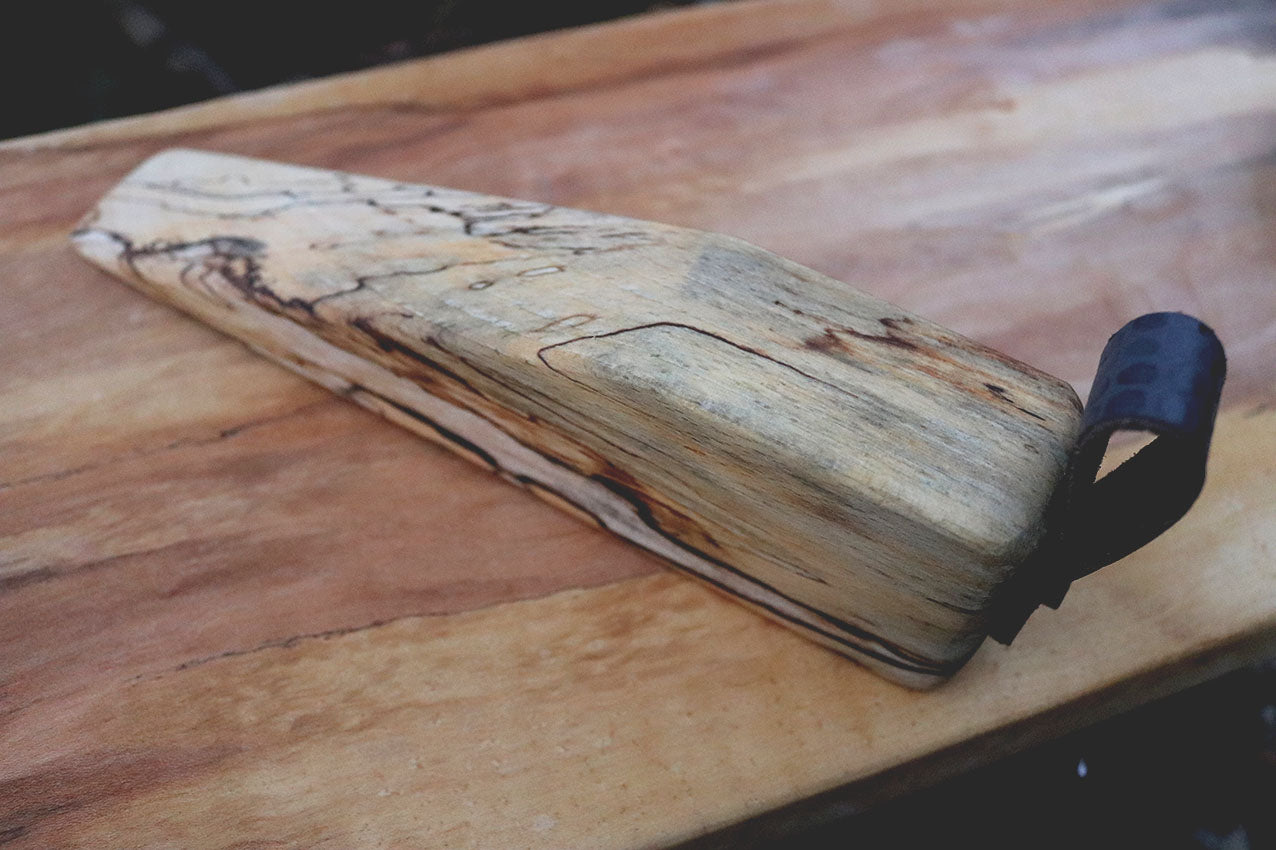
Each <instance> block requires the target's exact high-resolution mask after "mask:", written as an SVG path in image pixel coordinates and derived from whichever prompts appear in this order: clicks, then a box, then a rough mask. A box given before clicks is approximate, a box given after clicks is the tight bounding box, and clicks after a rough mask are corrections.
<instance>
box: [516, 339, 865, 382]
mask: <svg viewBox="0 0 1276 850" xmlns="http://www.w3.org/2000/svg"><path fill="white" fill-rule="evenodd" d="M648 328H679V329H681V330H686V331H691V332H692V333H696V334H700V335H701V336H707V337H709V338H711V339H716V340H717V341H718V342H721V343H724V344H726V345H729V346H731V347H732V348H735V349H738V350H740V351H743V352H744V353H745V354H752V355H753V356H754V357H760V358H762V359H763V360H768V361H770V362H771V363H774V364H775V365H777V366H781V367H783V368H785V369H788V370H789V371H790V372H796V373H797V374H799V375H801V376H802V377H803V378H806V379H807V380H810V381H814V382H815V383H817V384H821V385H822V386H826V387H828V388H829V389H831V390H834V391H835V392H838V393H841V394H842V395H848V396H850V397H851V398H859V396H857V395H856V394H855V393H853V392H851V391H850V390H848V389H846V388H845V387H839V386H838V385H837V384H833V383H829V382H828V381H825V380H824V379H822V378H817V377H816V376H815V375H812V374H810V373H809V372H804V371H802V370H801V369H799V368H798V367H796V366H794V365H792V364H791V363H785V362H784V361H783V360H778V359H776V358H775V357H772V356H771V355H769V354H767V353H766V352H764V351H759V350H758V349H756V348H753V347H752V346H748V345H744V344H743V343H739V342H736V341H734V340H731V339H727V338H726V337H725V336H722V335H721V334H717V333H714V332H713V331H707V330H705V329H704V328H698V327H696V326H695V325H688V324H686V323H685V322H647V323H646V324H642V325H631V326H629V327H625V328H620V329H619V330H614V331H604V332H603V333H596V334H585V335H583V336H577V337H572V338H571V339H565V340H563V341H562V342H555V343H551V344H550V345H546V346H544V347H542V348H540V349H538V350H537V352H536V357H537V358H538V359H539V360H540V361H541V362H542V363H544V364H545V368H547V369H549V370H550V371H552V372H554V373H555V374H558V375H562V376H563V377H564V378H567V380H569V381H573V382H575V383H580V382H579V381H576V379H575V378H572V377H571V376H570V375H564V374H563V373H562V372H560V371H559V370H558V369H555V368H554V366H553V364H551V363H550V362H549V361H548V360H546V359H545V352H547V351H549V350H551V349H554V348H561V347H562V346H564V345H571V344H572V343H576V342H582V341H584V340H587V339H605V338H607V337H612V336H620V335H621V334H627V333H631V332H633V331H641V330H647V329H648Z"/></svg>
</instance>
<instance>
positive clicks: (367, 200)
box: [75, 150, 1081, 687]
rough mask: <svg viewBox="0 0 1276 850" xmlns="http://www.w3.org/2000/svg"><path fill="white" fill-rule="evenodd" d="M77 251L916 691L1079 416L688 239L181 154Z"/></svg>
mask: <svg viewBox="0 0 1276 850" xmlns="http://www.w3.org/2000/svg"><path fill="white" fill-rule="evenodd" d="M75 241H76V245H77V247H78V248H79V250H80V251H81V253H83V254H84V255H85V256H87V257H88V258H90V259H92V260H93V261H94V262H96V263H97V264H98V265H99V266H101V267H102V268H104V269H106V270H107V271H109V272H112V273H114V274H117V275H120V276H121V277H123V278H124V279H125V280H127V281H129V282H130V283H132V284H133V285H134V286H136V287H138V288H139V289H141V290H142V291H143V292H146V293H148V294H150V295H153V296H155V297H156V298H159V299H160V300H161V301H165V302H167V303H171V304H174V305H176V306H178V307H180V308H182V309H184V310H186V311H188V312H190V313H192V314H194V315H195V316H196V317H198V318H200V319H203V320H204V321H207V322H209V323H210V324H212V325H213V326H214V327H217V328H219V329H221V330H224V331H227V332H229V333H230V334H232V335H234V336H235V337H237V338H239V339H241V340H245V341H247V342H248V343H249V344H251V345H252V346H253V347H255V348H257V349H259V350H262V351H264V352H266V353H267V354H269V355H270V356H271V357H272V358H273V359H275V360H277V361H279V362H281V363H283V364H284V365H286V366H289V367H291V368H293V369H295V370H296V371H299V372H300V373H302V374H304V375H306V376H307V377H311V378H313V379H314V380H316V381H317V382H319V383H320V384H323V385H324V386H327V387H328V388H330V389H333V390H335V391H336V392H339V393H341V394H342V395H344V396H346V397H349V398H351V399H353V400H355V401H358V402H359V403H361V404H363V405H364V406H366V407H369V408H372V409H373V410H376V411H377V412H380V413H384V414H386V415H388V416H389V417H390V418H391V419H394V420H395V421H398V422H400V423H402V424H405V425H407V426H408V427H409V428H411V429H412V430H414V431H416V432H418V433H420V434H422V435H424V436H426V437H429V438H431V439H434V440H436V441H438V442H441V443H442V444H443V445H445V446H446V447H448V448H451V449H453V450H456V451H458V452H460V453H461V454H462V455H463V456H465V457H467V458H469V459H471V460H473V461H475V462H477V463H479V464H480V465H483V466H486V467H487V468H488V469H490V470H492V471H494V472H496V473H498V474H499V475H501V477H503V478H505V479H507V480H509V481H512V482H514V483H517V484H521V485H523V486H525V487H527V488H528V489H530V490H531V491H532V492H533V493H536V494H537V495H540V496H543V497H545V498H547V499H548V500H549V501H550V502H551V504H555V505H559V506H562V507H565V508H567V509H568V510H569V511H571V512H573V513H575V514H577V515H584V517H585V518H586V519H588V520H591V521H592V522H594V523H596V524H597V525H599V526H601V527H603V528H606V529H608V530H610V531H614V532H616V533H618V534H620V535H621V536H622V537H625V538H626V539H628V540H630V541H631V542H634V543H637V544H638V545H640V546H642V547H643V548H644V549H647V550H648V551H650V552H654V553H656V554H659V555H662V556H664V557H665V558H666V559H668V560H669V561H671V562H672V563H674V564H676V565H677V566H680V567H682V568H684V569H685V570H687V571H689V572H690V573H692V574H693V575H695V576H697V577H699V578H702V579H704V580H705V581H707V582H708V583H709V584H711V585H712V586H714V587H716V588H719V589H721V590H724V591H726V592H727V593H730V594H732V595H734V596H737V597H739V598H740V599H742V600H744V601H745V602H747V603H748V604H749V605H751V606H753V607H755V608H757V609H760V610H762V611H764V612H766V613H767V614H768V615H769V616H771V617H773V618H774V619H776V620H778V621H779V622H782V623H784V624H786V625H791V626H792V627H794V628H796V629H798V630H799V631H800V632H802V633H803V634H806V635H808V636H810V637H812V638H814V639H816V640H819V641H820V642H821V643H823V644H825V645H828V646H830V647H832V648H833V649H836V650H838V651H840V652H842V653H844V654H847V655H848V656H849V657H852V658H854V659H856V660H858V661H861V662H862V663H865V664H867V665H868V666H870V667H872V668H873V669H875V670H877V671H878V672H881V673H883V674H884V675H886V676H888V677H889V678H892V679H894V680H896V681H900V682H902V683H905V684H909V685H913V686H916V687H928V686H931V685H934V684H936V683H938V682H940V681H942V680H943V679H944V678H946V677H947V676H948V675H950V674H951V673H952V672H954V671H955V670H956V669H957V668H958V667H959V666H960V665H961V664H963V663H964V662H965V661H966V660H967V659H968V658H969V657H970V656H971V655H972V654H973V653H974V651H975V650H976V649H977V648H978V647H979V644H980V643H981V642H982V641H983V637H984V635H985V633H986V631H987V626H986V623H987V612H988V610H989V608H990V606H991V604H992V603H993V600H994V598H995V593H996V591H997V590H998V589H999V588H1000V586H1001V585H1002V583H1003V582H1004V581H1005V580H1006V579H1007V578H1008V577H1009V576H1010V575H1011V574H1012V573H1013V571H1014V570H1015V569H1016V568H1017V567H1018V566H1019V565H1020V564H1021V563H1023V561H1024V560H1025V559H1026V558H1027V557H1028V555H1029V554H1031V552H1032V551H1033V550H1034V549H1035V548H1036V546H1037V543H1038V541H1039V540H1040V538H1041V536H1042V534H1043V533H1044V530H1045V515H1046V506H1047V503H1048V502H1049V500H1050V495H1051V493H1052V492H1053V490H1054V487H1055V484H1056V483H1057V481H1058V479H1059V477H1060V476H1061V474H1062V471H1063V468H1064V466H1065V464H1066V461H1067V455H1068V450H1069V448H1070V447H1071V445H1072V442H1073V440H1074V437H1075V434H1076V431H1077V427H1078V420H1079V419H1080V411H1081V402H1080V401H1079V400H1078V399H1077V397H1076V394H1075V393H1074V392H1073V390H1072V388H1071V387H1070V386H1068V385H1067V384H1065V383H1063V382H1062V381H1059V380H1058V379H1055V378H1051V377H1049V376H1047V375H1044V374H1042V373H1040V372H1037V371H1036V370H1033V369H1031V368H1030V367H1027V366H1024V365H1023V364H1020V363H1016V362H1015V361H1013V360H1011V359H1010V358H1008V357H1006V356H1005V355H1002V354H999V353H998V352H995V351H990V350H987V349H985V348H984V347H983V346H981V345H979V344H977V343H974V342H971V341H970V340H966V339H963V338H961V337H960V336H958V335H956V334H953V333H951V332H949V331H946V330H944V329H943V328H940V327H938V326H936V325H934V324H932V323H930V322H927V321H925V320H924V319H921V318H919V317H916V316H912V315H909V314H908V313H906V312H904V311H902V310H900V309H899V308H898V307H894V306H893V305H891V304H888V303H886V302H883V301H880V300H879V299H876V298H872V297H870V296H868V295H865V294H863V293H860V292H856V291H855V290H854V289H852V288H851V287H849V286H847V285H845V284H842V283H839V282H837V281H834V280H831V279H830V278H827V277H825V276H823V275H820V274H818V273H816V272H813V271H811V270H809V269H805V268H803V267H801V266H798V265H796V264H794V263H791V262H788V261H785V260H783V259H781V258H780V257H777V256H775V255H774V254H770V253H768V252H766V251H763V250H760V249H758V248H755V247H753V246H751V245H749V244H747V243H744V242H741V241H739V240H737V239H731V238H729V237H725V236H720V235H717V234H709V233H703V232H701V231H695V230H689V229H686V228H677V227H671V226H668V225H659V224H654V223H651V222H643V221H638V220H635V219H629V218H621V217H618V216H607V215H601V214H598V213H590V212H584V211H578V210H571V209H564V208H562V207H553V206H550V205H547V204H538V203H529V202H525V201H517V200H510V199H505V198H496V197H492V196H490V195H479V194H475V193H471V192H462V191H458V190H453V189H445V188H439V187H428V186H419V185H413V184H404V183H395V182H391V181H388V180H376V179H372V178H366V177H360V176H357V175H351V174H345V173H340V172H330V171H320V170H317V169H308V168H299V167H296V166H288V165H280V164H277V163H269V162H263V161H261V160H250V159H246V158H243V157H229V156H225V155H219V154H208V153H202V152H198V151H184V150H175V151H169V152H167V153H164V154H160V155H159V156H156V157H153V158H152V159H150V160H148V161H147V162H146V163H145V164H143V165H142V166H141V167H139V168H138V169H137V170H136V171H135V172H133V173H132V174H130V175H129V176H128V177H127V178H126V179H125V180H124V182H123V183H121V184H120V185H119V186H118V187H116V188H115V189H113V190H112V191H111V192H110V194H108V195H107V196H106V198H104V199H103V200H102V201H101V202H100V203H99V204H98V205H97V206H96V207H95V208H94V209H93V210H92V211H91V212H90V213H89V214H88V215H87V216H86V218H85V219H84V222H83V225H82V226H81V227H80V228H79V229H77V230H76V232H75Z"/></svg>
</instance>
